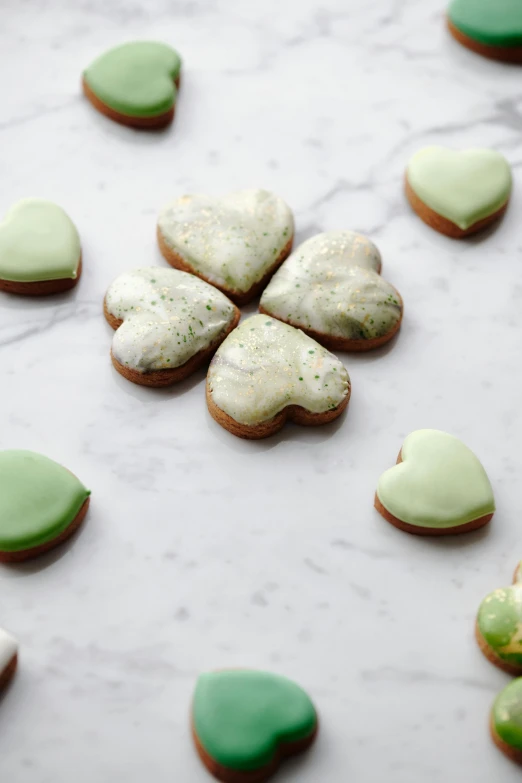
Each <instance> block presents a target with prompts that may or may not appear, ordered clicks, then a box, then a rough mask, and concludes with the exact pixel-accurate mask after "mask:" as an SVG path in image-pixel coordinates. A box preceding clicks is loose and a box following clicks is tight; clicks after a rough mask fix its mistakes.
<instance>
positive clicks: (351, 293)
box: [259, 231, 403, 351]
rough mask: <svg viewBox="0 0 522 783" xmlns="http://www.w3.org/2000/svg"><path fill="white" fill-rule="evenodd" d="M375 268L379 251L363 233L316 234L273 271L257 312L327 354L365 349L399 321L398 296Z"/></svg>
mask: <svg viewBox="0 0 522 783" xmlns="http://www.w3.org/2000/svg"><path fill="white" fill-rule="evenodd" d="M380 270H381V255H380V253H379V251H378V249H377V248H376V247H375V245H374V244H373V242H370V240H369V239H368V238H367V237H365V236H363V235H362V234H357V233H356V232H354V231H330V232H327V233H325V234H318V235H317V236H314V237H312V238H311V239H308V240H307V241H306V242H304V243H303V244H302V245H300V246H299V247H298V248H296V249H295V250H294V251H293V253H291V255H290V256H289V257H288V258H287V259H286V261H285V262H284V263H283V264H282V266H281V267H280V268H279V269H278V271H277V272H276V273H275V275H274V276H273V278H272V279H271V281H270V282H269V284H268V286H267V287H266V288H265V290H264V292H263V295H262V296H261V302H260V306H259V309H260V311H261V312H262V313H266V314H267V315H271V316H273V317H274V318H277V319H278V320H280V321H284V322H285V323H287V324H290V325H291V326H295V327H297V328H299V329H302V330H303V331H304V332H306V334H308V335H310V337H313V338H314V339H315V340H317V341H318V342H320V343H321V345H324V346H326V347H327V348H329V349H330V350H334V351H335V350H338V351H369V350H371V349H372V348H378V347H379V346H381V345H384V344H385V343H387V342H388V341H389V340H391V339H392V337H393V336H394V335H395V334H396V333H397V331H398V330H399V328H400V325H401V321H402V313H403V304H402V299H401V296H400V294H399V292H398V291H397V290H396V289H395V288H394V287H393V286H392V285H390V284H389V283H387V282H386V280H384V279H383V278H382V277H381V276H380V274H379V272H380Z"/></svg>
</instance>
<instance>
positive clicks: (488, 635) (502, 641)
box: [475, 565, 522, 674]
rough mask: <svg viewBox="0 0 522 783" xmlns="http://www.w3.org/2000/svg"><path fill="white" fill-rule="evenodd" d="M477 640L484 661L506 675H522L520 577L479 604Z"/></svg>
mask: <svg viewBox="0 0 522 783" xmlns="http://www.w3.org/2000/svg"><path fill="white" fill-rule="evenodd" d="M475 630H476V636H477V641H478V644H479V647H480V649H481V650H482V652H483V653H484V655H485V656H486V658H487V659H488V660H489V661H491V663H494V664H495V666H499V667H500V668H501V669H504V671H507V672H508V673H509V674H522V574H521V573H520V565H519V566H518V567H517V570H516V571H515V581H514V584H513V585H511V586H510V587H502V588H498V589H497V590H493V592H492V593H490V594H489V595H487V596H486V597H485V598H484V600H483V601H482V603H481V604H480V607H479V610H478V614H477V621H476V626H475Z"/></svg>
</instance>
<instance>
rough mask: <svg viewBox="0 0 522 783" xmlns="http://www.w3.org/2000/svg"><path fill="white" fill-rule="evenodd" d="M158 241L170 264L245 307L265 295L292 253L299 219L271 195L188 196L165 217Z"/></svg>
mask: <svg viewBox="0 0 522 783" xmlns="http://www.w3.org/2000/svg"><path fill="white" fill-rule="evenodd" d="M157 235H158V242H159V246H160V250H161V252H162V253H163V255H164V256H165V258H166V259H167V261H168V262H169V264H171V265H172V266H174V267H176V268H177V269H182V270H183V271H185V272H191V273H192V274H194V275H198V277H201V278H202V279H203V280H206V281H207V282H208V283H212V285H215V286H216V287H217V288H219V289H220V290H221V291H223V292H224V293H225V294H226V295H227V296H229V297H230V298H231V299H232V300H233V301H234V302H236V304H239V305H241V304H246V302H248V301H250V300H251V299H253V298H254V297H255V296H256V295H257V294H259V293H260V292H261V291H262V290H263V288H264V287H265V285H266V284H267V282H268V280H269V279H270V277H271V276H272V274H273V273H274V272H275V270H276V269H277V267H278V266H279V265H280V264H281V263H282V262H283V261H284V259H285V258H286V257H287V256H288V254H289V253H290V251H291V249H292V241H293V237H294V219H293V216H292V212H291V211H290V208H289V207H288V206H287V205H286V204H285V202H284V201H283V199H281V198H279V197H278V196H276V195H275V194H273V193H270V192H269V191H267V190H239V191H236V192H234V193H229V194H227V195H225V196H206V195H188V196H182V197H181V198H178V199H176V201H173V202H172V203H171V204H169V205H168V206H166V207H165V209H164V210H163V211H162V212H161V214H160V216H159V220H158V229H157Z"/></svg>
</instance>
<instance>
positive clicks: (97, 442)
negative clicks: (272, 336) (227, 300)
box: [0, 0, 522, 783]
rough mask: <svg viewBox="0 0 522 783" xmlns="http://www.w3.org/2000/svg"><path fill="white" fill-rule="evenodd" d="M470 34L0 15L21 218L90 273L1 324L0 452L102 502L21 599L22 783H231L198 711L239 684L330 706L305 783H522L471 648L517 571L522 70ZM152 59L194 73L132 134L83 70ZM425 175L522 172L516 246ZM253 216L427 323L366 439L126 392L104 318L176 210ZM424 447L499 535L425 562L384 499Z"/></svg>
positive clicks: (29, 580) (7, 742) (2, 746)
mask: <svg viewBox="0 0 522 783" xmlns="http://www.w3.org/2000/svg"><path fill="white" fill-rule="evenodd" d="M173 6H174V7H175V8H174V9H173V8H172V7H173ZM444 6H445V3H444V0H424V2H418V0H389V2H383V1H382V0H366V2H362V0H335V1H334V0H327V2H324V3H321V2H313V1H312V0H301V2H299V3H296V2H294V0H263V2H262V3H261V2H252V3H244V2H240V0H234V1H233V2H232V0H192V1H190V0H189V1H188V2H179V3H173V2H171V1H170V0H147V1H146V0H129V1H128V2H124V1H123V0H121V2H120V1H119V0H118V2H116V0H115V1H114V2H106V0H88V2H85V3H77V4H75V3H70V2H66V0H49V1H48V2H44V0H40V1H36V0H35V2H32V3H30V2H29V3H21V2H15V0H10V2H9V0H8V2H7V3H4V4H3V5H2V10H1V11H0V52H1V55H0V58H1V63H2V68H1V69H0V91H1V94H2V110H1V117H0V181H1V188H0V213H3V212H4V211H5V210H6V209H7V208H8V207H9V206H10V204H12V203H13V202H14V201H16V200H17V199H18V198H20V197H23V196H31V195H34V196H41V197H46V198H49V199H52V200H54V201H56V202H58V203H59V204H61V205H62V206H63V207H64V208H65V209H66V210H67V211H68V212H69V214H70V215H71V216H72V218H73V219H74V221H75V222H76V224H77V226H78V227H79V230H80V233H81V237H82V243H83V250H84V273H83V278H82V280H81V283H80V285H79V286H78V288H77V289H76V290H75V291H74V292H73V293H72V294H66V295H63V296H60V297H55V298H50V299H42V300H41V301H31V300H29V299H21V298H14V297H9V296H8V295H5V294H0V360H1V366H2V383H1V399H2V411H3V415H2V420H1V428H0V447H1V448H29V449H34V450H36V451H41V452H43V453H45V454H47V455H49V456H50V457H53V458H54V459H56V460H57V461H59V462H62V463H63V464H65V465H66V466H67V467H69V468H70V469H71V470H73V471H74V472H75V473H76V474H77V475H78V476H79V477H80V478H81V479H82V480H83V481H84V482H85V483H86V484H87V485H88V486H89V487H90V488H91V489H92V493H93V494H92V504H91V510H90V512H89V515H88V518H87V522H86V524H85V526H84V528H83V529H82V531H81V532H80V533H79V534H78V535H77V536H76V537H75V539H74V540H73V541H72V543H70V544H69V545H66V546H65V547H63V548H62V549H60V550H59V551H56V552H55V553H54V554H51V555H49V556H48V557H45V558H42V559H40V560H37V561H34V562H33V563H31V564H29V565H26V566H20V567H16V568H8V567H2V568H1V569H0V625H1V626H3V627H5V628H7V629H9V630H10V631H11V632H12V633H14V634H15V635H16V636H17V637H18V638H19V639H20V642H21V657H20V670H19V673H18V675H17V677H16V680H15V681H14V682H13V685H12V687H10V688H9V690H8V692H7V693H6V695H5V696H4V698H3V699H2V700H1V703H0V777H1V779H2V781H4V780H5V781H9V782H10V783H66V782H67V781H70V780H72V779H74V781H75V783H113V781H114V780H125V781H126V783H142V782H143V781H144V780H145V779H150V780H153V781H154V783H172V781H178V780H179V781H183V783H205V781H207V780H210V778H209V777H208V775H207V773H206V771H205V770H204V768H203V767H202V765H201V764H200V763H199V760H198V759H197V757H196V755H195V753H194V751H193V748H192V744H191V740H190V734H189V726H188V710H189V703H190V698H191V693H192V689H193V686H194V683H195V679H196V677H197V674H198V672H200V671H201V670H205V669H211V668H216V667H234V666H249V667H258V668H268V669H271V670H274V671H277V672H280V673H283V674H286V675H289V676H290V677H293V678H295V679H296V680H297V681H298V682H299V683H301V684H302V685H303V686H304V687H305V688H306V689H307V690H308V691H309V692H310V694H311V696H312V697H313V698H314V700H315V702H316V704H317V706H318V709H319V711H320V715H321V734H320V737H319V739H318V742H317V744H316V746H315V749H314V750H313V751H312V752H311V753H310V754H309V756H308V757H307V758H306V759H302V760H298V761H296V762H295V763H294V762H292V763H290V764H288V765H287V766H286V768H285V769H284V770H283V771H281V773H280V774H279V777H278V779H279V780H281V782H282V781H286V783H291V782H292V781H293V782H295V783H297V781H299V783H317V782H318V781H321V782H322V781H329V783H345V781H347V780H352V781H356V783H375V781H383V780H386V781H387V783H418V781H422V783H447V782H448V781H450V783H453V781H456V780H463V781H468V780H469V781H471V780H473V782H474V783H490V781H492V780H494V781H495V782H496V783H497V782H498V783H512V782H514V781H518V780H519V774H520V773H519V771H518V770H517V768H515V766H514V765H512V764H511V763H510V762H509V761H508V760H507V759H505V758H504V757H503V756H502V755H501V754H500V753H499V752H498V751H497V750H496V748H495V747H494V746H493V745H492V743H491V742H490V740H489V736H488V729H487V722H488V712H489V708H490V705H491V702H492V700H493V698H494V697H495V695H496V693H497V692H498V691H499V690H500V689H501V688H502V687H503V686H504V685H505V684H506V683H507V682H508V681H509V678H508V676H507V675H504V674H503V673H502V672H500V671H498V670H496V669H495V668H494V667H493V666H492V665H491V664H489V663H488V662H487V661H486V659H485V658H483V657H482V655H481V653H480V652H479V650H478V648H477V646H476V644H475V641H474V638H473V622H474V615H475V612H476V610H477V607H478V604H479V602H480V600H481V599H482V597H483V596H484V595H485V594H486V593H488V592H489V591H490V590H492V589H494V588H495V587H499V586H501V585H504V584H508V583H509V581H510V578H511V574H512V571H513V569H514V567H515V564H516V562H517V561H518V560H519V559H520V558H521V557H522V545H520V532H519V531H520V519H521V513H522V496H521V495H520V489H519V486H520V468H521V465H520V462H521V460H520V443H519V438H520V436H521V434H520V423H519V422H520V385H519V384H520V382H521V381H522V374H521V372H522V371H521V363H520V357H521V352H522V331H521V329H520V308H521V306H522V267H521V246H522V234H521V233H520V218H519V215H520V212H521V208H522V185H521V183H520V180H519V179H518V181H517V175H518V173H519V170H520V167H521V164H522V142H521V135H520V129H521V124H522V99H521V92H520V70H519V69H518V68H516V67H508V66H503V65H500V64H496V63H494V62H489V61H486V60H483V59H481V58H480V57H477V56H475V55H473V54H472V53H470V52H468V51H466V50H464V49H461V48H460V47H459V46H458V45H457V44H456V43H455V42H454V41H453V40H452V39H451V38H450V37H449V36H448V35H447V34H446V31H445V29H444V25H443V12H444ZM136 37H141V38H153V39H154V38H159V39H163V40H165V41H168V42H170V43H172V44H173V45H174V46H175V47H177V48H178V49H179V51H180V52H181V54H182V56H183V58H184V73H183V85H182V91H181V95H180V99H179V103H178V108H177V117H176V120H175V123H174V125H173V126H172V127H171V129H169V130H167V131H166V132H162V133H153V134H148V133H143V132H135V131H132V130H129V129H125V128H123V127H120V126H117V125H115V124H113V123H111V122H110V121H108V120H106V119H105V118H103V117H101V116H100V115H99V114H97V113H96V112H95V111H94V110H93V109H92V108H91V106H90V105H89V104H87V102H86V101H85V100H84V99H83V98H82V97H81V95H80V91H79V79H80V73H81V71H82V68H83V67H84V66H86V65H87V64H88V63H89V62H90V60H91V59H92V58H93V57H95V56H96V55H97V54H99V53H100V52H101V51H103V50H104V49H105V48H107V47H110V46H112V45H114V44H116V43H120V42H123V41H125V40H129V39H134V38H136ZM430 143H441V144H447V145H452V146H455V147H461V146H462V147H465V146H481V145H483V146H492V147H495V148H497V149H499V150H501V151H502V152H503V153H504V154H505V155H506V156H507V158H508V159H509V160H510V162H511V163H512V165H513V167H514V170H515V171H514V173H515V189H514V194H513V199H512V203H511V206H510V208H509V210H508V213H507V215H506V218H505V220H504V221H503V222H502V224H501V225H500V226H498V227H497V228H496V230H495V231H493V232H491V233H490V234H489V235H487V236H480V237H479V238H477V239H472V240H470V241H465V242H460V243H459V242H455V241H452V240H450V239H447V238H444V237H442V236H440V235H438V234H436V233H434V232H433V231H431V230H430V229H429V228H427V227H426V226H425V225H424V224H423V223H421V221H420V220H419V219H418V218H417V217H416V216H415V215H413V214H412V212H411V211H410V209H409V207H408V205H407V204H406V202H405V199H404V197H403V193H402V176H403V170H404V166H405V163H406V161H407V159H408V157H409V156H410V155H411V154H412V153H413V152H414V151H416V150H417V149H418V148H419V147H422V146H424V145H426V144H430ZM257 186H261V187H266V188H269V189H271V190H274V191H275V192H277V193H278V194H280V195H281V196H283V198H285V199H286V200H287V201H288V202H289V204H290V205H291V206H292V208H293V209H294V211H295V215H296V222H297V235H296V239H297V241H298V242H299V241H302V240H303V239H305V238H307V237H309V236H311V235H312V234H314V233H317V232H318V231H321V230H327V229H338V228H351V229H357V230H360V231H363V232H365V233H367V234H368V235H369V236H370V237H371V238H372V239H373V240H374V241H375V242H376V243H377V244H378V246H379V247H380V249H381V251H382V254H383V258H384V275H385V277H386V278H387V279H388V280H390V282H392V283H393V284H395V285H396V286H397V287H398V289H399V290H400V291H401V293H402V295H403V297H404V300H405V305H406V314H405V319H404V324H403V327H402V330H401V333H400V336H399V338H398V339H397V341H396V342H395V343H394V345H393V346H392V347H391V348H389V349H387V350H381V351H377V352H374V353H370V354H368V355H362V356H350V355H346V354H345V355H342V358H343V361H345V364H346V366H347V368H348V370H349V372H350V374H351V378H352V383H353V395H352V400H351V403H350V406H349V411H348V414H347V416H346V417H345V418H344V420H342V422H341V423H337V424H334V425H332V426H328V427H324V428H318V429H316V430H304V429H299V428H298V427H295V426H293V425H292V426H288V427H287V428H286V429H285V430H284V431H283V432H282V433H280V434H279V435H278V436H276V437H274V438H271V439H270V440H267V441H264V442H260V443H250V442H244V441H240V440H238V439H235V438H234V437H233V436H231V435H229V434H228V433H227V432H226V431H224V430H223V429H221V428H220V427H219V426H218V425H217V424H215V422H214V421H213V420H212V419H211V418H210V416H209V414H208V412H207V409H206V406H205V399H204V373H203V372H200V373H199V374H198V375H197V376H196V377H194V378H193V379H191V380H190V381H188V382H186V383H184V384H182V385H181V386H180V387H177V388H174V389H172V390H168V391H158V390H147V389H144V388H140V387H137V386H134V385H132V384H130V383H128V382H127V381H125V380H124V379H123V378H121V377H120V376H119V375H117V374H116V372H115V371H114V370H113V369H112V366H111V364H110V360H109V346H110V341H111V334H112V332H111V329H110V328H109V326H108V325H107V324H106V323H105V321H104V319H103V316H102V298H103V295H104V292H105V289H106V287H107V285H108V283H109V282H110V281H111V280H112V278H113V277H114V276H116V275H117V274H118V273H120V272H122V271H123V270H126V269H128V268H131V267H134V266H138V265H149V264H159V265H161V264H164V261H163V260H162V258H161V256H160V253H159V251H158V249H157V247H156V243H155V219H156V215H157V212H158V210H159V208H160V207H161V206H162V205H163V204H164V203H165V202H166V201H167V200H169V199H171V198H173V197H175V196H177V195H180V194H182V193H183V192H190V191H210V192H214V193H219V192H223V191H227V190H231V189H234V188H239V187H257ZM249 310H250V311H253V308H249ZM421 427H436V428H440V429H444V430H447V431H449V432H451V433H453V434H455V435H457V436H459V437H461V438H462V439H463V440H465V442H466V443H467V444H468V445H469V446H470V447H471V448H473V449H474V450H475V452H476V453H477V454H478V455H479V456H480V458H481V459H482V461H483V463H484V465H485V466H486V469H487V470H488V473H489V475H490V478H491V481H492V483H493V486H494V489H495V493H496V498H497V513H496V515H495V518H494V521H493V523H492V525H491V526H490V527H489V528H488V529H486V530H483V531H480V532H478V533H476V534H471V535H468V536H464V537H460V538H455V539H454V540H424V539H422V538H416V537H411V536H408V535H406V534H402V533H400V532H399V531H397V530H396V529H394V528H392V527H391V526H390V525H388V524H386V522H384V521H383V520H382V518H381V517H380V516H379V515H378V514H377V512H376V511H375V510H374V509H373V493H374V489H375V485H376V481H377V478H378V476H379V475H380V473H381V472H382V471H383V470H384V469H385V468H387V467H389V466H390V465H391V464H392V463H393V462H394V460H395V457H396V454H397V452H398V450H399V448H400V445H401V442H402V439H403V437H404V436H405V435H406V434H408V433H409V432H410V431H412V430H414V429H417V428H421Z"/></svg>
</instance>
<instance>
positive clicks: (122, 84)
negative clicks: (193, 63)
mask: <svg viewBox="0 0 522 783" xmlns="http://www.w3.org/2000/svg"><path fill="white" fill-rule="evenodd" d="M180 69H181V60H180V57H179V55H178V53H177V52H176V51H174V49H171V48H170V46H167V45H166V44H163V43H157V42H154V41H134V42H132V43H127V44H123V46H117V47H116V48H115V49H110V50H109V51H108V52H105V53H104V54H102V55H101V56H100V57H98V58H97V59H96V60H95V61H94V62H93V63H92V64H91V65H90V66H89V67H88V68H87V70H86V71H85V72H84V74H83V76H84V79H85V81H86V83H87V85H88V86H89V87H90V88H91V90H92V91H93V93H94V94H95V95H96V96H97V97H98V98H99V99H100V101H102V103H104V104H105V105H106V106H109V108H111V109H114V110H115V111H117V112H119V113H120V114H125V115H128V116H130V117H155V116H157V115H159V114H165V113H166V112H168V111H169V110H170V109H172V107H173V106H174V102H175V100H176V95H177V89H176V85H175V84H174V82H175V81H176V80H177V79H178V78H179V74H180Z"/></svg>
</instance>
